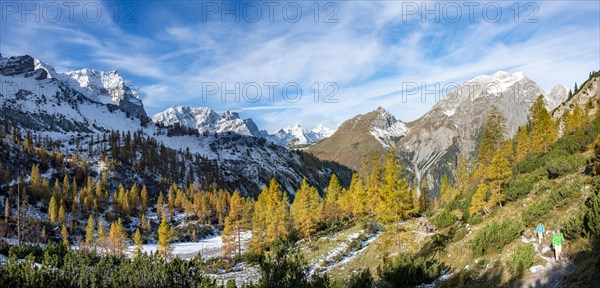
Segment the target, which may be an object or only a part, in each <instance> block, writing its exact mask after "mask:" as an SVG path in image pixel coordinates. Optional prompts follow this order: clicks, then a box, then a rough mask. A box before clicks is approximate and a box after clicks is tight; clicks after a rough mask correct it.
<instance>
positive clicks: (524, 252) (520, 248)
mask: <svg viewBox="0 0 600 288" xmlns="http://www.w3.org/2000/svg"><path fill="white" fill-rule="evenodd" d="M534 258H535V248H534V247H533V245H531V244H525V243H519V245H517V247H516V248H515V251H514V252H513V254H512V256H511V257H510V259H509V260H508V261H507V262H506V266H508V270H509V271H510V273H511V274H513V275H515V276H517V275H521V274H522V273H523V271H525V269H527V268H529V267H531V265H533V260H534Z"/></svg>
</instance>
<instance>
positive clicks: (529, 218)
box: [521, 200, 552, 227]
mask: <svg viewBox="0 0 600 288" xmlns="http://www.w3.org/2000/svg"><path fill="white" fill-rule="evenodd" d="M550 209H552V205H550V203H549V202H548V201H546V200H541V201H538V202H534V203H533V204H531V205H529V206H527V207H525V209H523V212H521V218H522V219H523V223H525V225H526V226H529V227H531V226H533V225H535V223H536V222H539V220H540V218H542V216H544V215H545V214H546V213H548V211H550Z"/></svg>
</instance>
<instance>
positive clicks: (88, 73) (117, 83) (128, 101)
mask: <svg viewBox="0 0 600 288" xmlns="http://www.w3.org/2000/svg"><path fill="white" fill-rule="evenodd" d="M61 76H62V77H63V80H65V81H71V83H70V84H71V87H73V88H75V89H76V90H77V91H78V92H80V93H81V94H83V95H85V96H86V97H88V98H90V99H92V100H94V101H98V102H101V103H104V104H115V105H117V106H121V107H122V108H123V110H125V111H127V112H128V113H131V114H132V115H135V116H137V117H140V116H143V117H147V116H146V111H145V110H144V105H143V104H142V100H141V99H140V95H139V94H138V92H137V91H135V90H133V89H132V88H131V87H129V86H128V85H127V84H126V83H125V81H124V80H123V78H122V77H121V76H120V75H119V73H118V72H117V71H114V70H113V71H110V72H103V71H98V70H93V69H82V70H77V71H71V72H67V73H64V74H62V75H61Z"/></svg>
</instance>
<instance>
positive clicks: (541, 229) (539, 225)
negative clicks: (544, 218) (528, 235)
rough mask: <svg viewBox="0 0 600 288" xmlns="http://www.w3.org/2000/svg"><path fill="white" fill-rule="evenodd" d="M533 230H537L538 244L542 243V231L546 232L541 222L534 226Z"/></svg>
mask: <svg viewBox="0 0 600 288" xmlns="http://www.w3.org/2000/svg"><path fill="white" fill-rule="evenodd" d="M535 232H537V236H538V244H542V238H544V232H546V229H544V225H543V224H542V223H540V224H538V226H537V227H535Z"/></svg>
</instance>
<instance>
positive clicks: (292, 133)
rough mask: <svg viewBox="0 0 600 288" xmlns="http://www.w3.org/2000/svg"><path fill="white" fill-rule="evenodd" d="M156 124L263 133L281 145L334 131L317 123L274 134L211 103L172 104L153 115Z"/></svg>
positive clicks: (296, 144)
mask: <svg viewBox="0 0 600 288" xmlns="http://www.w3.org/2000/svg"><path fill="white" fill-rule="evenodd" d="M152 121H153V122H154V123H155V124H158V125H162V126H171V125H176V124H177V125H180V126H181V127H186V128H189V129H194V130H198V132H199V133H200V134H207V133H211V132H212V133H224V132H233V133H237V134H241V135H246V136H253V137H261V138H264V139H266V140H268V141H270V142H272V143H274V144H277V145H279V146H282V147H290V148H294V147H300V146H302V145H309V144H312V143H315V142H317V141H320V140H322V139H324V138H327V137H329V136H330V135H331V134H333V131H332V130H331V129H329V128H327V127H325V126H323V125H322V124H321V125H318V126H317V127H315V128H314V129H313V130H306V129H304V128H302V126H300V125H299V124H296V125H294V126H293V127H289V128H282V129H280V130H278V131H277V132H275V133H274V134H269V132H267V131H266V130H260V129H259V128H258V126H257V125H256V123H254V121H253V120H252V119H251V118H247V119H241V118H240V115H239V114H238V113H236V112H231V111H225V112H223V113H221V114H219V113H217V112H215V111H214V110H212V109H210V108H208V107H198V108H194V107H188V106H172V107H169V108H167V110H165V111H163V112H159V113H157V114H155V115H154V116H152Z"/></svg>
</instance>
